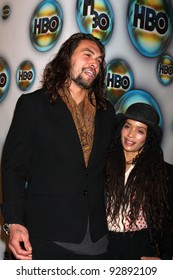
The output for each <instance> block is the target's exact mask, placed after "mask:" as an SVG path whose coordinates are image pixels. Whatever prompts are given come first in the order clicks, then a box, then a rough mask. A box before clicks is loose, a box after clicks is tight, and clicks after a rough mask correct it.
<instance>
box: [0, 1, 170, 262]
mask: <svg viewBox="0 0 173 280" xmlns="http://www.w3.org/2000/svg"><path fill="white" fill-rule="evenodd" d="M172 16H173V0H170V1H169V0H153V1H150V0H131V1H128V0H121V1H117V0H110V1H104V0H95V1H94V0H79V1H76V0H70V1H69V0H58V1H54V0H49V1H48V0H44V1H40V0H25V1H23V0H15V1H14V0H8V1H5V0H0V156H1V154H2V148H3V144H4V140H5V137H6V135H7V132H8V129H9V126H10V123H11V119H12V116H13V112H14V107H15V104H16V101H17V99H18V98H19V96H20V95H21V94H26V93H28V92H31V91H34V90H36V89H37V88H39V87H40V80H41V76H42V71H43V69H44V66H45V65H46V64H47V63H48V62H49V61H50V60H51V59H52V58H53V56H54V55H55V54H56V53H57V51H58V50H59V47H60V46H61V44H62V43H63V42H64V41H65V40H66V39H67V38H68V37H69V36H70V35H71V34H73V33H76V32H80V31H81V32H85V33H92V34H93V35H94V36H97V37H99V38H100V40H101V41H102V42H103V44H104V45H105V47H106V63H107V72H106V81H105V82H106V84H107V93H108V98H109V100H110V102H112V103H113V105H114V106H115V110H116V111H119V110H121V111H122V110H125V109H126V108H127V106H129V104H130V103H133V102H135V101H136V100H137V101H138V100H139V101H144V102H147V103H151V104H153V106H155V107H156V109H157V110H158V112H159V114H160V117H161V121H160V126H161V127H162V128H163V129H164V137H163V141H162V147H163V150H164V155H165V160H166V161H168V162H169V163H173V149H172V143H173V114H172V111H173V109H172V107H173V83H172V80H173V58H172V57H173V39H172V28H173V20H172ZM0 188H1V187H0ZM0 201H2V195H0ZM2 223H3V220H2V216H1V217H0V231H1V239H0V259H8V254H6V253H5V254H4V252H6V237H5V235H4V233H3V232H2ZM7 253H8V252H7Z"/></svg>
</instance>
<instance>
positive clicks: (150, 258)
mask: <svg viewBox="0 0 173 280" xmlns="http://www.w3.org/2000/svg"><path fill="white" fill-rule="evenodd" d="M141 260H161V259H160V258H158V257H141Z"/></svg>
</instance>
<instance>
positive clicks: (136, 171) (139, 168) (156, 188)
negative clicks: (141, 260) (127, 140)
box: [107, 122, 169, 239]
mask: <svg viewBox="0 0 173 280" xmlns="http://www.w3.org/2000/svg"><path fill="white" fill-rule="evenodd" d="M123 125H124V122H123V123H122V124H121V125H120V127H119V129H118V130H117V133H116V136H115V141H114V143H113V146H112V149H111V151H110V153H109V158H108V167H107V207H108V209H107V211H108V215H109V216H110V217H111V220H112V221H114V219H115V216H117V215H118V214H119V210H120V207H123V210H127V206H128V205H129V203H130V209H129V211H128V214H129V217H130V219H131V222H130V227H132V225H136V219H137V217H138V215H139V211H140V208H141V206H142V209H143V212H144V216H145V218H146V220H147V223H148V225H149V224H152V228H153V232H155V233H156V234H155V236H153V237H154V238H155V239H156V237H157V236H158V235H157V233H158V232H159V233H161V234H162V231H163V223H164V218H165V215H166V213H167V210H168V209H169V206H168V202H167V171H166V167H165V163H164V158H163V151H162V148H161V146H160V143H159V142H158V139H157V138H156V136H155V134H154V133H153V131H152V130H150V128H149V127H148V130H147V139H146V143H145V144H144V147H143V150H142V152H141V153H140V154H139V155H138V156H137V157H136V159H135V165H134V168H133V169H132V171H131V172H130V175H129V177H128V179H127V182H126V185H125V186H124V179H125V157H124V152H123V147H122V144H121V129H122V127H123ZM168 211H169V210H168ZM117 226H118V225H117ZM136 226H137V225H136Z"/></svg>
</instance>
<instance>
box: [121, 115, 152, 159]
mask: <svg viewBox="0 0 173 280" xmlns="http://www.w3.org/2000/svg"><path fill="white" fill-rule="evenodd" d="M146 137H147V125H146V124H144V123H141V122H138V121H134V120H131V119H127V120H126V121H125V124H124V125H123V128H122V130H121V142H122V146H123V149H124V151H125V152H130V153H133V156H136V155H137V154H138V151H140V150H141V148H142V147H143V146H144V144H145V141H146Z"/></svg>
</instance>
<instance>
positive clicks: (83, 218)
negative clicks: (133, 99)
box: [2, 33, 115, 260]
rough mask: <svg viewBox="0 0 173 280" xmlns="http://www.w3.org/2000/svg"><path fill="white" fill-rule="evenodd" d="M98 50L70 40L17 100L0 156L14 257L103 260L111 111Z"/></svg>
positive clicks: (94, 44)
mask: <svg viewBox="0 0 173 280" xmlns="http://www.w3.org/2000/svg"><path fill="white" fill-rule="evenodd" d="M104 59H105V49H104V47H103V45H102V44H101V43H100V41H99V40H98V39H96V38H95V37H93V36H92V35H90V34H82V33H77V34H74V35H72V36H71V37H70V38H69V39H68V40H67V41H66V42H65V43H64V44H63V45H62V47H61V48H60V50H59V52H58V53H57V55H56V56H55V58H54V59H53V60H52V61H51V62H50V63H48V64H47V66H46V67H45V70H44V73H43V87H42V88H41V89H39V90H37V91H35V92H33V93H31V94H25V95H22V96H21V97H20V98H19V100H18V102H17V105H16V109H15V114H14V118H13V121H12V124H11V127H10V130H9V133H8V135H7V139H6V141H5V145H4V150H3V156H2V177H3V199H4V201H3V207H2V211H3V215H4V220H5V224H4V229H5V230H6V231H8V232H9V248H10V250H11V251H12V253H13V255H14V257H15V258H16V259H20V260H26V259H104V258H106V257H107V253H106V251H107V235H106V232H107V226H106V217H105V203H104V181H105V166H106V158H107V151H108V148H109V144H110V142H111V139H112V135H113V131H114V124H115V112H114V108H113V106H112V105H111V104H110V103H109V102H108V101H107V100H106V98H105V95H106V91H105V87H104V81H105V75H104V73H105V71H104V70H105V60H104Z"/></svg>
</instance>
